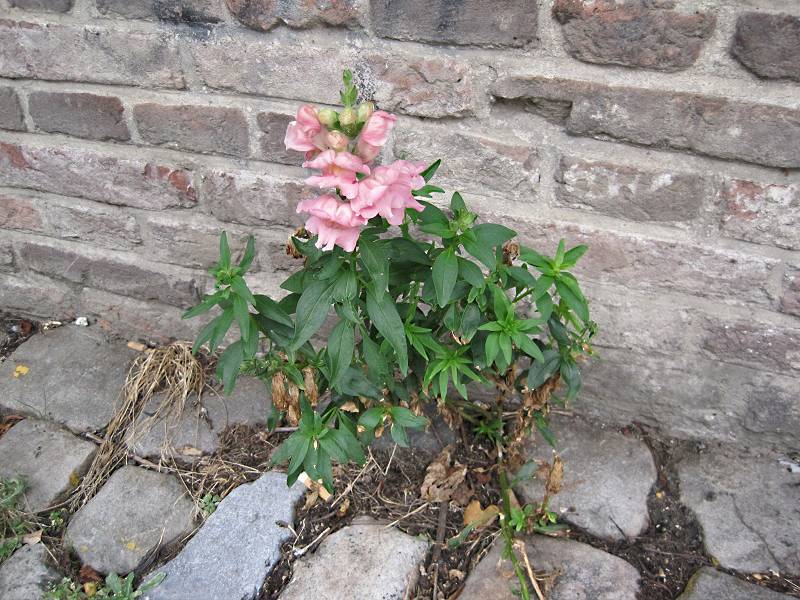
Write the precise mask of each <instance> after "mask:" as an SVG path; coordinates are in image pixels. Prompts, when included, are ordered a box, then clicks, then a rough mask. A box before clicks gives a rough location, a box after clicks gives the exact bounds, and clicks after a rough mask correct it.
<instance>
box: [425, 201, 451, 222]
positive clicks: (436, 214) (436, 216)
mask: <svg viewBox="0 0 800 600" xmlns="http://www.w3.org/2000/svg"><path fill="white" fill-rule="evenodd" d="M423 204H424V205H425V210H423V211H422V212H421V213H420V215H419V221H420V223H422V224H428V223H440V224H442V225H448V224H449V223H450V219H448V218H447V215H446V214H444V213H443V212H442V211H441V209H439V208H438V207H437V206H435V205H433V204H431V203H430V202H423Z"/></svg>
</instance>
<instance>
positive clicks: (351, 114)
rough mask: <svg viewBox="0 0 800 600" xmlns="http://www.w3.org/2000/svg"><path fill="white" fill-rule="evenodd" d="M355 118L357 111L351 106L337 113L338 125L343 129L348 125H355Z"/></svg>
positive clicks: (356, 117)
mask: <svg viewBox="0 0 800 600" xmlns="http://www.w3.org/2000/svg"><path fill="white" fill-rule="evenodd" d="M357 119H358V113H357V112H356V111H355V110H354V109H352V108H345V109H344V110H343V111H342V112H341V113H339V125H341V126H342V128H343V129H345V130H346V129H347V128H348V127H352V126H353V125H355V124H356V120H357Z"/></svg>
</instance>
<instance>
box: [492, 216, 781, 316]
mask: <svg viewBox="0 0 800 600" xmlns="http://www.w3.org/2000/svg"><path fill="white" fill-rule="evenodd" d="M481 216H482V217H483V218H485V219H486V220H487V221H493V220H494V221H496V222H500V223H503V224H505V225H507V226H509V227H511V228H512V229H514V230H516V231H518V232H520V236H521V237H522V239H523V241H524V242H525V243H526V244H528V245H531V246H532V247H533V248H535V249H537V250H540V251H542V252H544V253H546V254H549V255H551V256H552V255H553V254H554V253H555V249H556V246H557V244H558V240H559V239H560V238H564V239H565V240H566V243H567V244H568V245H569V246H573V245H576V244H586V245H588V246H589V251H588V252H587V253H586V254H585V255H584V256H583V258H582V259H581V260H580V262H579V263H578V265H577V267H576V269H575V272H576V274H578V276H579V277H581V278H582V279H586V280H588V281H595V282H598V283H614V284H622V285H626V286H628V287H630V288H633V289H640V290H648V291H652V290H663V291H677V292H683V293H687V294H690V295H693V296H699V297H705V298H715V299H717V300H720V301H722V302H726V303H730V304H739V305H741V304H748V303H752V304H757V305H761V306H764V307H767V308H772V307H773V302H772V294H771V292H770V287H771V284H770V279H771V276H772V274H773V273H774V272H775V270H776V269H777V268H778V267H779V261H778V260H776V259H771V258H765V257H762V256H752V255H749V254H744V253H742V252H738V251H735V250H728V249H721V248H715V247H713V246H706V245H700V244H696V243H693V242H688V241H680V242H679V241H667V240H659V239H653V238H650V237H645V236H642V235H635V234H628V233H620V232H613V231H608V230H601V229H594V228H590V227H584V226H578V225H567V224H561V223H558V224H556V223H548V222H533V221H527V220H521V219H519V218H516V219H515V218H512V217H509V216H508V215H504V214H493V213H492V211H491V210H489V207H487V209H483V210H482V212H481Z"/></svg>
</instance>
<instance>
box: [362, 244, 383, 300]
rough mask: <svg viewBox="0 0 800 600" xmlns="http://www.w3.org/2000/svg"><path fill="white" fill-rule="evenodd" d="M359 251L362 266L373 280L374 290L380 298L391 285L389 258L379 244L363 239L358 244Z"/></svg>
mask: <svg viewBox="0 0 800 600" xmlns="http://www.w3.org/2000/svg"><path fill="white" fill-rule="evenodd" d="M358 249H359V251H360V256H361V264H363V265H364V268H365V269H366V270H367V273H369V276H370V278H371V279H372V282H373V289H374V290H375V292H376V293H377V295H379V296H380V295H382V294H383V293H384V292H385V291H386V288H387V287H388V285H389V258H388V257H387V256H386V252H384V250H383V247H382V246H381V244H380V243H379V242H371V241H368V240H364V239H362V240H361V241H359V243H358Z"/></svg>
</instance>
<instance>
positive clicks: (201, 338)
mask: <svg viewBox="0 0 800 600" xmlns="http://www.w3.org/2000/svg"><path fill="white" fill-rule="evenodd" d="M220 317H222V315H219V316H217V317H216V318H214V319H212V320H211V321H209V322H208V324H207V325H206V326H205V327H203V329H202V330H200V333H199V334H197V338H196V339H195V341H194V345H193V346H192V354H197V351H198V350H200V348H201V347H202V345H203V344H205V343H206V342H207V341H208V340H210V339H211V338H212V337H213V335H214V332H215V331H216V329H217V325H218V324H219V320H220ZM212 352H213V350H212Z"/></svg>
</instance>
